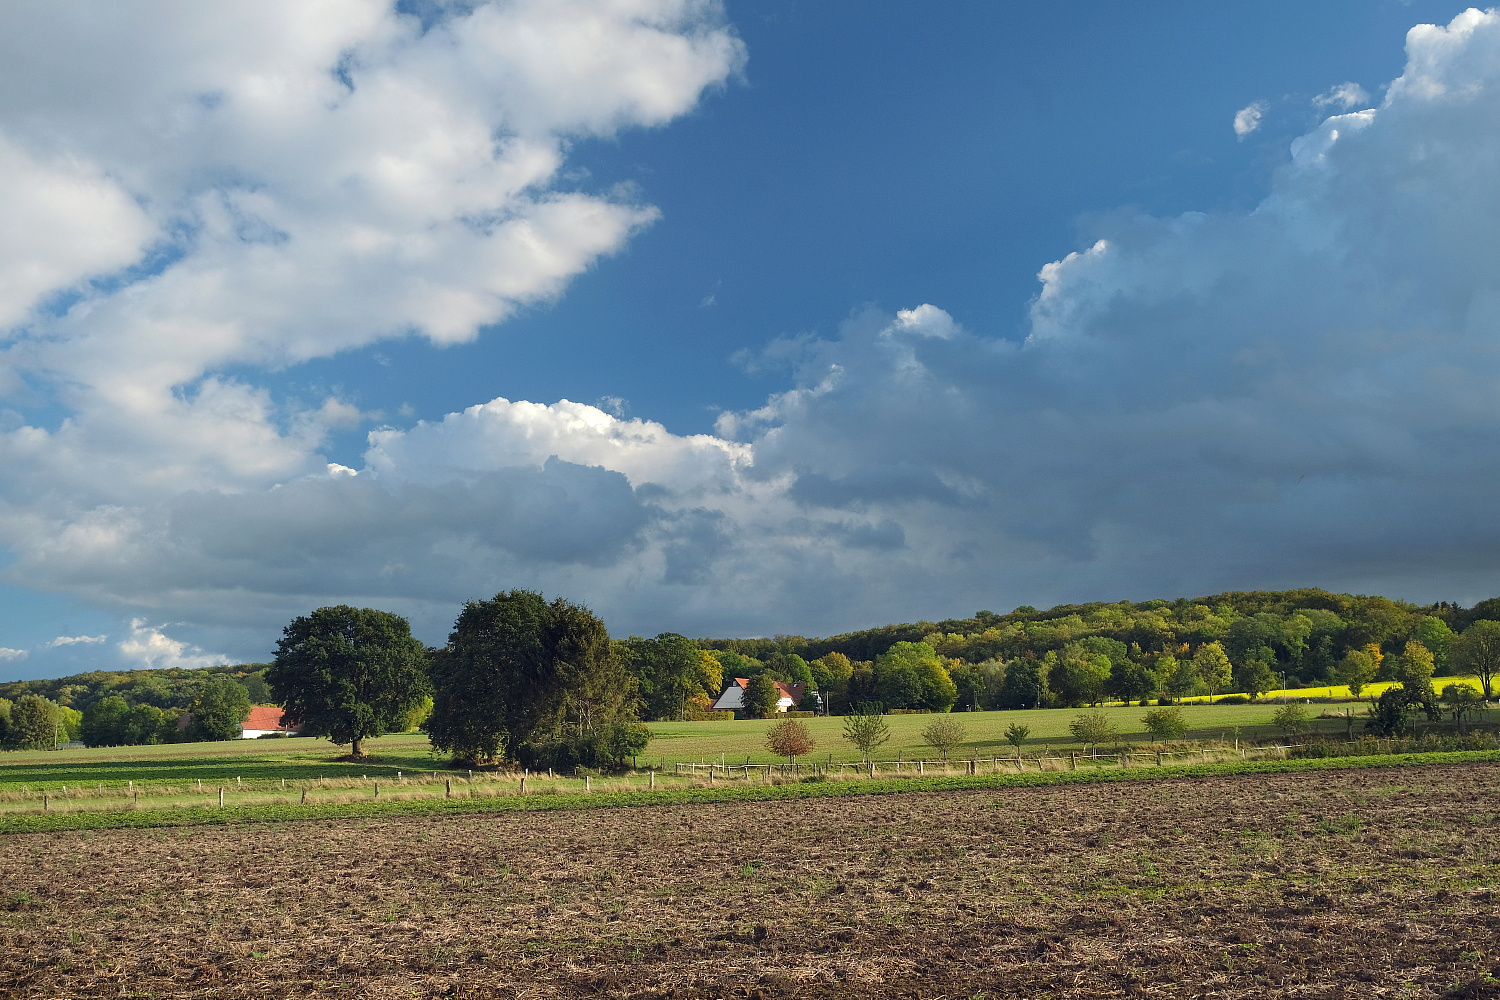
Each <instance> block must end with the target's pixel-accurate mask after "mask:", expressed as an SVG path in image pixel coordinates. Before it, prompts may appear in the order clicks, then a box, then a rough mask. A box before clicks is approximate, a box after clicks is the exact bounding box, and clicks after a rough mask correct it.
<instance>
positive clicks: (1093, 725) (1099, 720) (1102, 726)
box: [1068, 709, 1119, 746]
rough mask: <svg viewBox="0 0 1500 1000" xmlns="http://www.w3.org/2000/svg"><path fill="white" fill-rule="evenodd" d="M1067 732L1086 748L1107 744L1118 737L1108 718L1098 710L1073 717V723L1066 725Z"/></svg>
mask: <svg viewBox="0 0 1500 1000" xmlns="http://www.w3.org/2000/svg"><path fill="white" fill-rule="evenodd" d="M1068 731H1069V732H1071V733H1072V734H1073V739H1074V740H1075V741H1077V742H1079V743H1082V744H1084V745H1086V746H1089V745H1092V746H1097V745H1099V744H1100V743H1108V742H1109V741H1110V740H1113V739H1115V738H1116V737H1117V736H1118V735H1119V734H1118V733H1116V732H1115V726H1114V723H1113V722H1112V721H1110V717H1109V716H1108V715H1106V714H1105V713H1104V712H1101V711H1099V710H1098V709H1095V710H1094V711H1092V712H1080V713H1079V714H1078V715H1075V716H1074V717H1073V721H1072V722H1070V723H1068Z"/></svg>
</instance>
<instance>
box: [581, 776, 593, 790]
mask: <svg viewBox="0 0 1500 1000" xmlns="http://www.w3.org/2000/svg"><path fill="white" fill-rule="evenodd" d="M583 790H584V791H585V792H592V791H593V790H594V788H593V786H592V785H590V784H589V776H588V775H586V774H585V775H584V776H583Z"/></svg>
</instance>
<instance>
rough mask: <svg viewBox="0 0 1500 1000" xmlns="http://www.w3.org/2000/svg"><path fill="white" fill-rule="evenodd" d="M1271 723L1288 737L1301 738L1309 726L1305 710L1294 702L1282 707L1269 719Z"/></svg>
mask: <svg viewBox="0 0 1500 1000" xmlns="http://www.w3.org/2000/svg"><path fill="white" fill-rule="evenodd" d="M1271 722H1272V724H1274V725H1275V726H1276V728H1277V729H1279V730H1281V731H1282V732H1283V733H1285V734H1286V735H1287V736H1288V737H1292V736H1301V735H1302V734H1303V733H1305V732H1307V730H1308V726H1309V723H1308V716H1307V709H1305V708H1303V707H1302V706H1301V705H1299V704H1297V703H1296V702H1292V703H1291V704H1289V705H1282V706H1281V707H1280V708H1278V709H1277V710H1276V714H1275V715H1273V716H1272V717H1271Z"/></svg>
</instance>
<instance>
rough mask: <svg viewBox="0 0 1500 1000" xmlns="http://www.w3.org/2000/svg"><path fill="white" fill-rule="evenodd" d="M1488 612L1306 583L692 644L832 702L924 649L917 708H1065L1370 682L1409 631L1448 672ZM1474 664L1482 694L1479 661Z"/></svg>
mask: <svg viewBox="0 0 1500 1000" xmlns="http://www.w3.org/2000/svg"><path fill="white" fill-rule="evenodd" d="M1487 620H1500V598H1491V599H1488V600H1484V601H1480V602H1479V603H1477V604H1475V605H1474V606H1473V607H1471V608H1464V607H1461V606H1460V605H1458V604H1455V603H1452V602H1440V603H1437V604H1431V605H1426V606H1420V605H1415V604H1411V603H1409V602H1405V601H1397V600H1392V599H1390V598H1387V597H1380V596H1367V595H1361V594H1335V593H1330V592H1329V591H1325V590H1319V589H1313V588H1307V589H1300V590H1283V591H1233V592H1229V593H1223V594H1213V595H1209V596H1204V597H1195V598H1182V599H1177V600H1172V601H1167V600H1151V601H1116V602H1113V603H1103V602H1100V603H1091V604H1064V605H1059V606H1057V607H1054V608H1050V609H1048V610H1045V611H1039V610H1037V609H1036V608H1032V607H1028V606H1022V607H1019V608H1016V609H1015V610H1014V611H1012V612H1010V613H1009V614H997V613H995V612H992V611H980V612H978V613H976V614H975V615H974V616H973V617H971V618H962V619H948V620H945V621H939V622H911V623H905V624H896V625H885V626H881V627H879V628H872V629H865V630H863V631H858V632H850V633H847V634H844V635H836V636H831V637H828V638H805V637H803V636H791V635H779V636H775V637H773V638H763V639H702V640H699V645H700V646H702V647H704V648H707V649H710V650H714V651H715V652H716V653H717V654H718V655H719V658H720V660H721V662H723V665H724V672H725V675H726V676H740V677H744V676H747V675H748V674H753V673H755V672H759V671H761V670H765V671H768V672H770V673H771V674H773V675H775V676H776V678H777V679H791V680H806V681H808V682H809V683H810V685H811V686H812V687H814V688H816V689H818V690H820V691H822V692H824V694H825V696H829V695H831V697H832V701H833V704H834V705H835V706H837V705H838V704H839V703H840V701H842V702H843V703H844V705H845V706H846V707H852V706H853V705H857V704H859V703H861V702H864V701H867V702H875V703H881V704H884V705H885V706H886V707H891V705H892V701H893V699H892V695H895V696H896V697H895V701H896V703H898V704H900V703H902V702H907V703H910V702H911V701H912V700H913V699H912V698H910V697H909V696H906V695H903V694H902V693H901V691H900V688H901V686H902V684H901V683H894V684H893V683H892V682H890V681H889V679H888V678H885V677H882V676H881V674H882V669H881V668H882V663H883V661H884V662H886V663H889V661H891V660H892V659H893V658H897V659H907V660H925V659H926V658H927V654H928V650H930V652H931V654H935V657H936V659H937V660H938V661H940V662H941V664H942V666H943V672H944V673H945V674H946V675H947V677H948V678H949V679H951V680H952V681H953V689H952V690H951V692H950V691H949V690H947V688H946V685H942V684H940V683H937V682H938V681H940V680H941V678H937V680H936V681H935V682H934V683H933V684H929V685H928V687H929V689H930V690H929V691H928V692H927V697H926V699H925V701H926V703H925V704H924V705H923V706H922V707H931V708H933V709H935V710H944V709H945V708H947V707H957V708H1029V707H1037V706H1048V705H1056V706H1064V707H1066V706H1073V705H1080V704H1092V703H1094V702H1096V701H1097V700H1098V699H1099V698H1101V697H1111V696H1113V697H1117V698H1128V699H1130V700H1137V699H1141V698H1147V697H1152V698H1165V699H1168V700H1170V699H1172V698H1179V697H1184V696H1187V695H1192V694H1204V693H1207V694H1213V693H1216V692H1215V688H1217V689H1218V690H1220V691H1240V692H1244V693H1247V694H1250V695H1252V696H1253V695H1256V694H1259V693H1261V692H1262V691H1265V690H1269V689H1271V688H1272V687H1280V686H1281V681H1282V678H1283V677H1284V678H1285V682H1286V684H1287V685H1288V686H1298V685H1302V686H1320V685H1334V684H1347V683H1351V682H1352V684H1353V687H1354V690H1356V691H1357V690H1358V689H1359V687H1360V686H1362V684H1364V683H1368V682H1369V681H1372V680H1391V679H1395V678H1396V677H1397V676H1398V675H1399V673H1400V671H1401V669H1402V667H1403V664H1404V659H1403V658H1404V657H1405V656H1406V655H1407V654H1408V644H1409V643H1413V642H1415V643H1418V644H1419V645H1420V646H1421V647H1423V649H1425V650H1426V651H1427V652H1428V653H1430V654H1431V657H1432V668H1433V669H1434V670H1436V671H1437V672H1438V673H1439V674H1440V675H1441V674H1444V673H1447V672H1448V671H1450V670H1451V669H1454V666H1453V665H1452V664H1450V662H1449V652H1450V646H1451V645H1452V644H1453V643H1454V641H1455V639H1456V637H1457V636H1459V635H1461V634H1463V633H1464V632H1466V631H1467V630H1468V629H1469V628H1470V626H1472V625H1473V624H1474V623H1475V622H1479V621H1487ZM1206 646H1212V647H1215V649H1216V650H1222V653H1223V655H1224V658H1225V659H1226V660H1227V661H1228V662H1227V664H1223V665H1222V666H1223V668H1224V673H1225V676H1223V677H1222V678H1217V680H1218V683H1215V680H1216V678H1214V677H1212V676H1210V677H1208V678H1205V676H1204V670H1203V669H1202V661H1203V660H1204V654H1203V652H1202V651H1203V649H1204V647H1206ZM1412 652H1414V653H1415V652H1416V651H1414V650H1413V651H1412ZM898 654H899V655H898ZM1416 655H1418V656H1421V655H1422V654H1421V653H1416ZM1195 661H1196V663H1197V666H1196V668H1195ZM885 672H886V673H887V674H888V673H889V670H887V671H885ZM929 672H930V668H929ZM1430 673H1431V671H1429V674H1430ZM1481 674H1482V675H1483V676H1482V677H1481V679H1482V680H1484V681H1485V688H1486V691H1488V686H1489V685H1488V672H1487V671H1481ZM1007 678H1009V683H1007ZM1273 679H1274V680H1275V682H1276V683H1275V684H1272V683H1271V681H1272V680H1273ZM934 685H936V686H934ZM907 686H910V685H909V684H908V685H907ZM939 688H942V690H939ZM917 700H918V701H921V700H922V699H920V698H919V699H917Z"/></svg>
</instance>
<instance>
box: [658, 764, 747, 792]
mask: <svg viewBox="0 0 1500 1000" xmlns="http://www.w3.org/2000/svg"><path fill="white" fill-rule="evenodd" d="M745 770H746V774H745V777H746V778H748V777H749V776H750V775H749V768H746V769H745ZM649 787H650V788H652V789H653V790H654V789H655V788H656V772H655V771H652V772H651V784H650V786H649Z"/></svg>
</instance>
